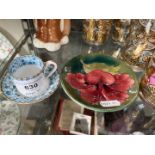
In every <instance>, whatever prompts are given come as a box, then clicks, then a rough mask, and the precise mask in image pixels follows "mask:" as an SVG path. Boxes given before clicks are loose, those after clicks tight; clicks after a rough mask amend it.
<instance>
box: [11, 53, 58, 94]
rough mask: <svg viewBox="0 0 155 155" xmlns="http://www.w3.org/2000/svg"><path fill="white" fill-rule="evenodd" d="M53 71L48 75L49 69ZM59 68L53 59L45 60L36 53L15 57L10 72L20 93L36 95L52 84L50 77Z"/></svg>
mask: <svg viewBox="0 0 155 155" xmlns="http://www.w3.org/2000/svg"><path fill="white" fill-rule="evenodd" d="M49 67H51V71H50V73H49V74H48V75H46V71H47V69H48V68H49ZM56 70H57V64H56V63H55V62H53V61H51V60H50V61H47V62H45V63H44V62H43V61H42V60H41V59H40V58H38V57H36V56H34V55H25V56H20V57H17V58H15V59H14V60H13V61H12V62H11V64H10V66H9V69H8V71H9V74H10V76H11V77H12V79H13V83H14V85H15V86H16V88H17V90H18V91H19V93H21V94H22V95H24V96H26V97H35V96H38V95H40V94H42V93H43V92H45V91H46V90H47V89H48V88H49V86H50V80H49V77H51V76H52V75H53V74H54V73H55V72H56Z"/></svg>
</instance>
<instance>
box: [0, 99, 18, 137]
mask: <svg viewBox="0 0 155 155" xmlns="http://www.w3.org/2000/svg"><path fill="white" fill-rule="evenodd" d="M0 111H1V117H0V122H1V123H0V124H1V125H0V135H16V134H17V132H18V129H19V126H20V110H19V107H18V105H17V104H16V103H15V102H12V101H6V100H4V101H1V103H0Z"/></svg>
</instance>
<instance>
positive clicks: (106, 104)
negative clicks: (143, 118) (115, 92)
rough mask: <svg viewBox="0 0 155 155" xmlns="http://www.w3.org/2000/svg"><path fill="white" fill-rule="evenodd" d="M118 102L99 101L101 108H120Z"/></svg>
mask: <svg viewBox="0 0 155 155" xmlns="http://www.w3.org/2000/svg"><path fill="white" fill-rule="evenodd" d="M120 104H121V103H120V102H119V101H118V100H111V101H101V102H100V105H101V106H102V107H117V106H120Z"/></svg>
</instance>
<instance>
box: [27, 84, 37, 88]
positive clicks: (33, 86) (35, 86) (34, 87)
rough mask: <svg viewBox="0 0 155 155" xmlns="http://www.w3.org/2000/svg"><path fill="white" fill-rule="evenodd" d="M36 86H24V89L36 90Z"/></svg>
mask: <svg viewBox="0 0 155 155" xmlns="http://www.w3.org/2000/svg"><path fill="white" fill-rule="evenodd" d="M37 87H38V84H37V83H35V84H34V85H29V86H25V89H33V88H37Z"/></svg>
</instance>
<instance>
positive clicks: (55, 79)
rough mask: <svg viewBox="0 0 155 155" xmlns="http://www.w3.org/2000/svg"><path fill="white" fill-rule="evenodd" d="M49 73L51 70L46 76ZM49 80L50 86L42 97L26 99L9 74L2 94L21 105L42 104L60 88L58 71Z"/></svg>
mask: <svg viewBox="0 0 155 155" xmlns="http://www.w3.org/2000/svg"><path fill="white" fill-rule="evenodd" d="M49 72H50V69H48V70H47V72H46V73H45V74H48V73H49ZM49 79H50V86H49V88H48V89H47V91H46V92H43V93H42V94H41V95H38V96H37V97H26V96H23V95H22V94H21V93H19V92H18V90H17V88H16V86H15V85H14V83H13V79H12V78H11V77H10V76H9V73H7V74H6V75H5V76H4V78H3V80H2V86H1V87H2V92H3V94H4V95H5V96H6V97H7V98H8V99H10V100H13V101H15V102H18V103H19V104H22V103H24V104H30V103H37V102H41V101H43V100H44V99H46V98H48V97H49V96H50V95H52V94H53V93H54V92H55V91H56V89H57V88H58V86H59V81H60V77H59V74H58V72H57V71H56V72H55V73H54V74H53V75H52V76H51V77H49Z"/></svg>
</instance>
